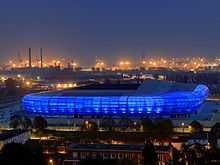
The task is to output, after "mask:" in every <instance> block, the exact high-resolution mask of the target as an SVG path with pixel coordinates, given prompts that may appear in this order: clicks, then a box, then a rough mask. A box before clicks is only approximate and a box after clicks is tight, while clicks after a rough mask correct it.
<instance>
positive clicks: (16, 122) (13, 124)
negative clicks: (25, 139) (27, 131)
mask: <svg viewBox="0 0 220 165" xmlns="http://www.w3.org/2000/svg"><path fill="white" fill-rule="evenodd" d="M21 121H22V119H21V117H20V116H18V115H14V116H12V117H11V118H10V122H9V127H10V128H14V129H16V128H18V127H19V126H20V125H21Z"/></svg>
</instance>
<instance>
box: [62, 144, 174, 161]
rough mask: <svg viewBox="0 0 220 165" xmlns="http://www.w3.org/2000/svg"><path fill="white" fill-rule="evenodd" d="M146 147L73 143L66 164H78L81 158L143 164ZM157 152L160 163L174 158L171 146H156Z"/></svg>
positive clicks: (142, 145)
mask: <svg viewBox="0 0 220 165" xmlns="http://www.w3.org/2000/svg"><path fill="white" fill-rule="evenodd" d="M144 147H145V145H144V144H71V145H70V146H69V151H68V153H69V160H65V161H64V164H65V165H77V164H79V162H80V161H81V160H86V159H96V160H97V159H98V160H132V161H133V162H134V163H135V164H137V165H143V163H144V156H145V155H144V152H143V151H144ZM155 152H156V154H157V159H158V162H159V164H160V165H165V164H167V163H168V162H169V160H171V159H172V147H171V146H155ZM146 156H147V155H146Z"/></svg>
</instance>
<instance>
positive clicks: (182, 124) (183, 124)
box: [181, 122, 185, 133]
mask: <svg viewBox="0 0 220 165" xmlns="http://www.w3.org/2000/svg"><path fill="white" fill-rule="evenodd" d="M181 126H182V128H183V133H184V126H185V123H184V122H182V123H181Z"/></svg>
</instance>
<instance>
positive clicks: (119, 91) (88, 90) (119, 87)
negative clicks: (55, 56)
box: [34, 80, 196, 96]
mask: <svg viewBox="0 0 220 165" xmlns="http://www.w3.org/2000/svg"><path fill="white" fill-rule="evenodd" d="M195 87H196V85H195V84H183V83H172V82H168V81H159V80H146V81H144V82H143V83H142V84H95V85H88V86H81V87H77V88H72V89H66V90H59V91H54V92H41V93H39V94H34V95H41V96H123V95H127V96H147V95H159V94H165V93H168V92H181V91H184V92H187V91H189V92H192V91H193V90H194V89H195Z"/></svg>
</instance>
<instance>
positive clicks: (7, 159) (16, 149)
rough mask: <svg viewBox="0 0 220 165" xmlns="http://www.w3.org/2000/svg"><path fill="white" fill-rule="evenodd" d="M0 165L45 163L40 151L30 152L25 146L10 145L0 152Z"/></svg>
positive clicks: (42, 164)
mask: <svg viewBox="0 0 220 165" xmlns="http://www.w3.org/2000/svg"><path fill="white" fill-rule="evenodd" d="M0 164H2V165H3V164H5V165H14V164H19V165H20V164H21V165H30V164H31V165H46V161H45V158H44V156H43V153H42V151H40V152H39V151H38V150H32V149H31V148H30V146H29V145H26V144H25V145H24V144H19V143H10V144H6V145H5V146H4V147H3V148H2V150H1V154H0Z"/></svg>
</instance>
